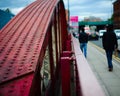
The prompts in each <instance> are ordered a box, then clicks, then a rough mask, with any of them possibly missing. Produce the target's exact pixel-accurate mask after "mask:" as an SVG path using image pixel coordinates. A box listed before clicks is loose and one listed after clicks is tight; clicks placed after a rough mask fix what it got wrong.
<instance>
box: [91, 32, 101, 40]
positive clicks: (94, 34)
mask: <svg viewBox="0 0 120 96" xmlns="http://www.w3.org/2000/svg"><path fill="white" fill-rule="evenodd" d="M98 39H99V34H98V32H91V33H90V34H89V41H91V40H98Z"/></svg>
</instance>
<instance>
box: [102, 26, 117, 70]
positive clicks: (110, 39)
mask: <svg viewBox="0 0 120 96" xmlns="http://www.w3.org/2000/svg"><path fill="white" fill-rule="evenodd" d="M102 45H103V48H104V50H105V52H106V57H107V62H108V70H109V71H112V70H113V64H112V55H113V52H114V50H115V49H117V48H118V42H117V37H116V34H115V33H114V31H113V26H112V25H110V26H107V31H106V32H105V33H104V34H103V37H102Z"/></svg>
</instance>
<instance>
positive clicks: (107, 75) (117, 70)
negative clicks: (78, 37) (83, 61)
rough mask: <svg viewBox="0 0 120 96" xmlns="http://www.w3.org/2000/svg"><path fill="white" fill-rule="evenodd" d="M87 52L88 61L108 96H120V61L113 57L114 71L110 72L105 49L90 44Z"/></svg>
mask: <svg viewBox="0 0 120 96" xmlns="http://www.w3.org/2000/svg"><path fill="white" fill-rule="evenodd" d="M87 52H88V54H87V61H88V63H89V64H90V66H91V68H92V70H93V72H94V74H95V76H96V78H97V79H98V81H99V83H100V85H101V86H102V88H103V90H104V91H105V93H106V96H120V59H119V58H116V57H113V71H112V72H109V71H108V65H107V59H106V55H105V52H104V50H103V49H101V48H99V47H97V46H95V45H94V44H92V43H90V42H89V43H88V51H87ZM98 94H99V93H98Z"/></svg>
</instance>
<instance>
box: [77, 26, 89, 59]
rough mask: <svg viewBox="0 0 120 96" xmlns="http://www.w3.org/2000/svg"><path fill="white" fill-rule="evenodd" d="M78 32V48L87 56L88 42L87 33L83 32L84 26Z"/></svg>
mask: <svg viewBox="0 0 120 96" xmlns="http://www.w3.org/2000/svg"><path fill="white" fill-rule="evenodd" d="M80 31H81V32H80V33H79V38H78V39H79V42H80V49H81V51H82V52H83V53H84V56H85V57H87V43H88V34H87V33H85V31H84V28H82V29H81V30H80Z"/></svg>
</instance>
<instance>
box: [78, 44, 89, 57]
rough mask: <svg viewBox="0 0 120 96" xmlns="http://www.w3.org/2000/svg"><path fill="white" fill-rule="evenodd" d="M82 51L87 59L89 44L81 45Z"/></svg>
mask: <svg viewBox="0 0 120 96" xmlns="http://www.w3.org/2000/svg"><path fill="white" fill-rule="evenodd" d="M80 49H81V51H82V52H83V53H84V56H85V57H87V43H80Z"/></svg>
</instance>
